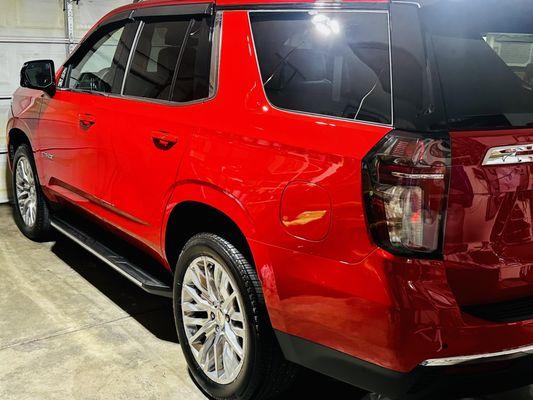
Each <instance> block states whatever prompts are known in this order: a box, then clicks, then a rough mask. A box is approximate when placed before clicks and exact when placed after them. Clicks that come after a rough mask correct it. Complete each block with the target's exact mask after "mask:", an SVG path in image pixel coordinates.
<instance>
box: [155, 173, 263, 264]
mask: <svg viewBox="0 0 533 400" xmlns="http://www.w3.org/2000/svg"><path fill="white" fill-rule="evenodd" d="M162 230H163V232H162V235H161V236H162V248H163V249H164V252H165V257H166V259H167V262H168V264H169V266H170V268H171V269H174V268H175V266H176V262H177V260H178V257H179V253H180V252H181V250H182V249H183V246H184V245H185V243H186V242H187V240H189V239H190V238H191V237H192V236H194V235H195V234H197V233H200V232H209V233H214V234H217V235H219V236H221V237H223V238H224V239H226V240H228V241H230V242H231V243H232V244H233V245H234V246H236V247H237V248H238V249H239V250H240V251H241V252H242V253H243V254H244V255H245V256H246V257H247V258H248V259H249V261H250V262H251V263H254V261H255V260H254V255H253V251H252V248H251V246H250V242H249V239H250V238H252V237H253V236H254V234H255V229H254V227H253V223H252V221H251V218H250V216H249V215H248V214H247V212H246V211H245V209H244V207H243V206H242V204H241V203H240V202H239V201H238V200H237V199H236V198H234V197H233V196H231V195H230V194H228V193H226V192H223V191H222V190H220V189H219V188H217V187H213V186H212V185H209V184H205V183H193V182H189V183H186V184H182V185H179V186H178V187H177V188H176V189H175V190H174V194H173V195H172V197H171V199H170V201H169V203H168V206H167V209H166V213H165V223H164V224H163V227H162Z"/></svg>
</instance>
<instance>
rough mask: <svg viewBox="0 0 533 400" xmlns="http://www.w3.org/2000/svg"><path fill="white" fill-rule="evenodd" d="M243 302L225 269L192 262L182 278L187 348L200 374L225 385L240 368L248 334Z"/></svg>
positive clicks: (201, 259) (206, 260)
mask: <svg viewBox="0 0 533 400" xmlns="http://www.w3.org/2000/svg"><path fill="white" fill-rule="evenodd" d="M243 304H244V302H243V300H242V297H241V295H240V293H239V291H238V287H237V284H236V283H235V281H234V279H233V278H232V276H231V275H230V273H229V272H228V270H227V269H226V267H225V266H224V265H222V264H221V263H219V262H218V261H216V260H215V259H213V258H212V257H209V256H201V257H197V258H196V259H194V260H193V261H192V262H191V263H190V264H189V266H188V267H187V270H186V272H185V275H184V279H183V285H182V293H181V310H182V318H183V324H184V327H185V333H186V336H187V340H188V345H189V347H190V349H191V351H192V354H193V356H194V358H195V360H196V362H197V363H198V365H199V366H200V368H201V369H202V371H203V372H204V373H205V374H206V375H207V376H208V377H209V378H210V379H211V380H213V381H214V382H216V383H218V384H222V385H227V384H230V383H232V382H233V381H235V379H236V378H237V377H238V375H239V373H240V371H241V370H242V368H243V365H244V361H245V357H246V351H247V347H248V343H247V341H248V331H247V324H246V316H245V314H244V307H243Z"/></svg>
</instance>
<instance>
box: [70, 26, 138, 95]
mask: <svg viewBox="0 0 533 400" xmlns="http://www.w3.org/2000/svg"><path fill="white" fill-rule="evenodd" d="M124 30H125V29H124V27H120V28H117V29H115V30H113V31H111V32H107V33H105V34H103V35H102V33H101V32H96V33H95V36H94V37H92V38H89V39H88V41H87V42H86V43H87V44H86V46H89V50H88V51H86V52H84V51H83V48H82V49H80V51H81V53H80V55H78V56H77V57H76V55H75V57H74V61H73V63H72V64H71V65H70V73H69V75H68V80H67V82H66V84H65V85H66V87H68V88H70V89H79V90H90V91H95V92H104V93H110V92H112V91H113V84H114V82H115V77H116V75H117V71H120V70H122V71H123V70H124V54H127V53H128V52H129V47H130V46H131V45H130V44H129V43H126V41H127V38H126V36H127V35H124ZM121 76H122V75H120V76H119V80H121Z"/></svg>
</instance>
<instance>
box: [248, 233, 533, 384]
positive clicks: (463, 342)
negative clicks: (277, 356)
mask: <svg viewBox="0 0 533 400" xmlns="http://www.w3.org/2000/svg"><path fill="white" fill-rule="evenodd" d="M253 250H254V255H255V256H256V260H255V261H256V263H257V266H258V270H259V271H260V272H261V279H262V283H263V287H264V290H263V292H264V294H265V298H266V300H267V305H268V309H269V310H268V311H269V316H270V319H271V322H272V325H273V327H274V328H275V329H276V330H278V331H280V332H285V333H288V334H290V335H292V337H298V338H302V339H305V340H307V341H309V342H312V343H316V344H318V345H321V346H323V347H325V348H329V349H335V350H337V351H339V352H340V353H342V354H344V355H346V356H347V357H351V358H356V359H359V360H364V361H365V362H368V363H370V364H371V365H376V366H380V367H382V368H384V369H385V370H387V371H397V372H398V373H401V374H410V373H412V371H415V370H418V369H419V367H420V368H421V367H423V366H424V365H423V364H424V363H425V362H426V364H428V365H429V360H438V361H431V363H432V364H437V365H438V364H445V363H443V361H442V360H448V359H450V360H452V361H451V362H450V363H451V364H452V365H448V364H450V363H448V364H446V365H439V366H445V367H450V366H452V367H453V366H456V365H457V364H463V363H464V362H467V361H471V359H463V357H464V356H467V358H469V357H471V356H474V359H476V358H479V357H478V356H479V355H489V356H490V357H489V358H493V357H497V356H498V357H499V356H502V355H503V356H505V355H509V354H506V352H507V351H508V350H509V349H519V348H523V347H527V346H530V345H532V344H533V319H528V320H524V321H518V322H509V323H499V322H491V321H487V320H483V319H481V318H477V317H475V316H473V315H470V314H467V313H465V312H464V311H463V310H462V308H461V307H460V305H459V304H458V302H457V300H456V297H455V295H454V293H453V292H452V290H451V288H450V285H449V283H448V279H447V272H446V265H445V262H443V261H437V260H412V259H405V258H399V257H394V256H391V255H390V254H388V253H386V252H384V251H382V250H379V249H378V250H376V251H375V252H373V253H372V254H370V255H369V256H368V257H367V258H366V259H364V261H362V262H361V263H359V264H346V263H341V262H339V261H336V260H331V259H325V258H321V257H317V256H313V255H310V254H303V253H299V252H295V251H289V250H286V249H282V248H280V247H274V246H268V245H261V246H257V243H255V246H254V249H253ZM258 250H260V251H258ZM472 285H475V281H472ZM502 352H504V353H505V354H502ZM521 352H522V351H520V353H521ZM512 353H513V354H510V355H511V356H516V354H514V353H515V352H514V351H513V352H512ZM481 358H486V357H481ZM431 368H437V367H431ZM532 370H533V369H532Z"/></svg>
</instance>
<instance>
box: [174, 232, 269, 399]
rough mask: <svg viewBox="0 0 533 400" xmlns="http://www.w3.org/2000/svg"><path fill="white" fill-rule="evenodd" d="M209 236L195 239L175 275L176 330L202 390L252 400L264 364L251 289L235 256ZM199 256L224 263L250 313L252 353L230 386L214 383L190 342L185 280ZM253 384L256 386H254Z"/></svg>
mask: <svg viewBox="0 0 533 400" xmlns="http://www.w3.org/2000/svg"><path fill="white" fill-rule="evenodd" d="M206 238H208V236H205V237H204V239H203V240H199V239H196V240H195V239H192V240H191V241H190V242H189V244H188V245H186V247H185V249H184V251H183V252H182V254H181V255H180V257H179V260H178V264H177V266H176V272H175V275H174V316H175V321H176V328H177V331H178V336H179V340H180V343H181V347H182V349H183V353H184V356H185V359H186V361H187V364H188V365H189V369H190V372H191V375H192V377H193V379H194V380H195V382H196V383H197V384H198V385H199V386H200V387H201V389H202V390H203V391H204V392H206V393H208V394H209V395H211V396H213V397H215V398H223V399H245V398H249V394H248V392H249V390H248V389H249V387H251V386H252V387H253V382H254V381H255V380H256V379H257V370H258V368H257V366H258V364H259V363H260V361H261V360H260V351H259V350H260V349H259V346H260V341H259V340H258V330H257V326H256V324H255V323H254V320H255V319H256V313H255V312H254V307H253V304H252V300H251V299H250V293H249V289H247V288H246V286H245V283H244V282H243V279H242V278H241V274H242V272H241V271H239V266H238V265H237V264H238V263H237V262H236V261H235V260H234V259H233V258H232V256H231V255H230V254H229V253H228V252H227V251H226V249H224V248H223V247H222V246H221V245H219V244H218V243H217V242H215V241H212V240H211V241H210V240H209V239H207V240H205V239H206ZM199 256H209V257H212V258H214V259H215V260H216V261H217V262H219V263H221V264H223V265H224V266H225V267H226V269H227V271H228V272H229V273H230V274H231V276H232V278H233V280H234V282H235V283H236V285H237V287H238V290H239V292H240V294H241V298H242V300H243V303H244V304H243V307H244V309H245V312H246V325H247V329H248V343H247V346H248V350H247V352H246V355H245V360H244V364H243V366H242V369H241V371H240V373H239V375H238V377H237V379H236V380H235V381H234V382H232V383H230V384H227V385H221V384H218V383H216V382H213V381H212V380H211V379H210V378H209V377H208V376H207V375H206V374H205V373H204V372H203V370H202V369H201V367H200V366H199V365H198V363H197V362H196V359H195V358H194V355H193V354H192V351H191V350H190V347H189V345H188V342H187V336H186V333H185V327H184V324H183V319H182V309H181V290H182V282H183V279H184V275H185V272H186V271H187V267H188V266H189V265H190V263H191V262H192V261H194V259H196V258H197V257H199ZM251 384H252V385H251Z"/></svg>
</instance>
